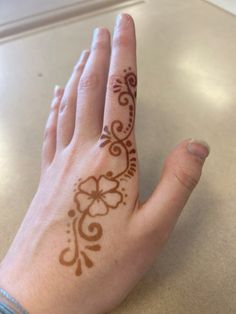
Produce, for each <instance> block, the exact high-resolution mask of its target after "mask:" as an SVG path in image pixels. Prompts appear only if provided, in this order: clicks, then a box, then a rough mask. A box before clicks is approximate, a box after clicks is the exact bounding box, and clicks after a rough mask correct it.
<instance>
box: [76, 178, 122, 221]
mask: <svg viewBox="0 0 236 314" xmlns="http://www.w3.org/2000/svg"><path fill="white" fill-rule="evenodd" d="M118 186H119V182H118V181H117V180H114V179H109V178H107V177H106V176H104V175H101V176H100V177H99V178H98V179H97V178H95V177H93V176H91V177H89V178H87V179H86V180H84V181H82V182H80V184H79V185H78V190H77V193H76V194H75V202H76V204H77V209H78V210H79V211H80V212H81V213H83V212H85V211H88V214H89V216H91V217H96V216H105V215H106V214H107V213H108V212H109V209H115V208H117V207H118V206H119V204H120V203H121V202H122V200H123V195H122V193H121V192H119V191H118V190H117V188H118Z"/></svg>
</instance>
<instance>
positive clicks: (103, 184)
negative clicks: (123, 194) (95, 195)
mask: <svg viewBox="0 0 236 314" xmlns="http://www.w3.org/2000/svg"><path fill="white" fill-rule="evenodd" d="M98 185H99V191H102V192H103V193H106V192H109V191H111V190H114V189H116V188H117V187H118V185H119V183H118V181H116V180H111V179H108V178H107V177H105V176H100V178H99V181H98Z"/></svg>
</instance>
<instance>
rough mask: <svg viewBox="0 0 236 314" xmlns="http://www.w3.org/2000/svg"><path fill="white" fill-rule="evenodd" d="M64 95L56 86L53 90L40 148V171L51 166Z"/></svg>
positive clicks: (61, 89)
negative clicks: (59, 112)
mask: <svg viewBox="0 0 236 314" xmlns="http://www.w3.org/2000/svg"><path fill="white" fill-rule="evenodd" d="M63 93H64V89H63V88H62V87H59V86H56V87H55V90H54V98H53V100H52V104H51V111H50V113H49V116H48V120H47V123H46V127H45V131H44V140H43V147H42V157H41V159H42V164H41V168H42V171H43V170H44V169H45V168H46V167H47V166H49V165H50V164H51V162H52V161H53V159H54V156H55V152H56V143H57V138H56V137H57V120H58V111H59V107H60V103H61V99H62V96H63Z"/></svg>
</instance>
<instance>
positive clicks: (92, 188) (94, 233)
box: [59, 68, 138, 276]
mask: <svg viewBox="0 0 236 314" xmlns="http://www.w3.org/2000/svg"><path fill="white" fill-rule="evenodd" d="M136 87H137V77H136V75H135V73H133V72H132V71H131V68H128V69H125V70H124V77H123V80H122V79H120V78H117V79H116V80H115V82H114V83H113V92H114V93H115V94H117V95H118V96H117V97H118V98H117V102H118V105H119V106H122V107H123V108H124V109H126V110H128V115H127V121H125V122H122V121H120V120H114V121H112V123H111V125H110V126H108V125H106V126H104V128H103V132H102V135H101V137H100V147H101V148H104V149H105V148H106V149H107V150H108V153H109V154H110V155H111V156H112V157H114V158H116V157H118V156H120V155H121V154H123V155H124V159H125V167H124V168H123V169H122V170H121V171H119V172H117V173H114V172H113V171H108V172H106V173H105V174H102V175H100V176H99V177H95V176H89V177H88V178H86V179H84V180H82V179H79V181H78V184H76V188H75V190H74V192H75V195H74V204H75V209H70V210H69V211H68V213H67V214H68V217H69V219H70V223H68V224H67V227H68V228H69V229H68V230H67V231H66V232H67V233H68V234H69V235H72V239H73V240H71V239H69V240H68V242H69V243H72V245H71V244H70V245H68V247H66V248H65V249H64V250H62V252H61V253H60V256H59V262H60V263H61V264H62V265H64V266H68V267H69V266H70V267H71V266H75V275H76V276H80V275H81V274H82V265H85V266H86V267H87V268H91V267H93V266H94V262H93V261H92V259H91V258H90V256H89V253H90V252H98V251H100V250H101V245H100V244H99V243H98V241H99V240H100V239H101V237H102V235H103V228H102V225H101V224H100V223H99V222H94V221H93V222H90V221H91V220H93V219H94V218H95V217H97V218H98V217H101V216H106V215H107V214H108V213H109V211H110V210H115V209H117V208H118V207H119V205H120V204H121V203H122V204H123V205H126V202H125V198H127V197H128V195H127V194H126V193H125V188H124V187H121V184H122V182H127V180H128V179H130V178H131V177H133V176H134V175H135V172H136V167H137V159H136V150H135V148H134V144H133V143H132V141H131V135H132V132H133V129H134V121H135V109H136V108H135V102H136ZM137 201H138V198H136V200H135V206H136V204H137ZM79 239H80V241H79ZM72 246H73V247H72Z"/></svg>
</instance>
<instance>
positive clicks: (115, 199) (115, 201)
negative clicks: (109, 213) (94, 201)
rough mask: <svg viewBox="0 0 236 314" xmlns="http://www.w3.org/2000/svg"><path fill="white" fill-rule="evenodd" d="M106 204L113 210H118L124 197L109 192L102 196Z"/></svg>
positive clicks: (118, 193)
mask: <svg viewBox="0 0 236 314" xmlns="http://www.w3.org/2000/svg"><path fill="white" fill-rule="evenodd" d="M102 199H103V201H104V203H105V204H106V205H107V206H108V207H111V208H117V207H118V205H119V204H120V203H121V202H122V200H123V197H122V194H121V193H120V192H118V191H117V192H107V193H104V194H103V195H102Z"/></svg>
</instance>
